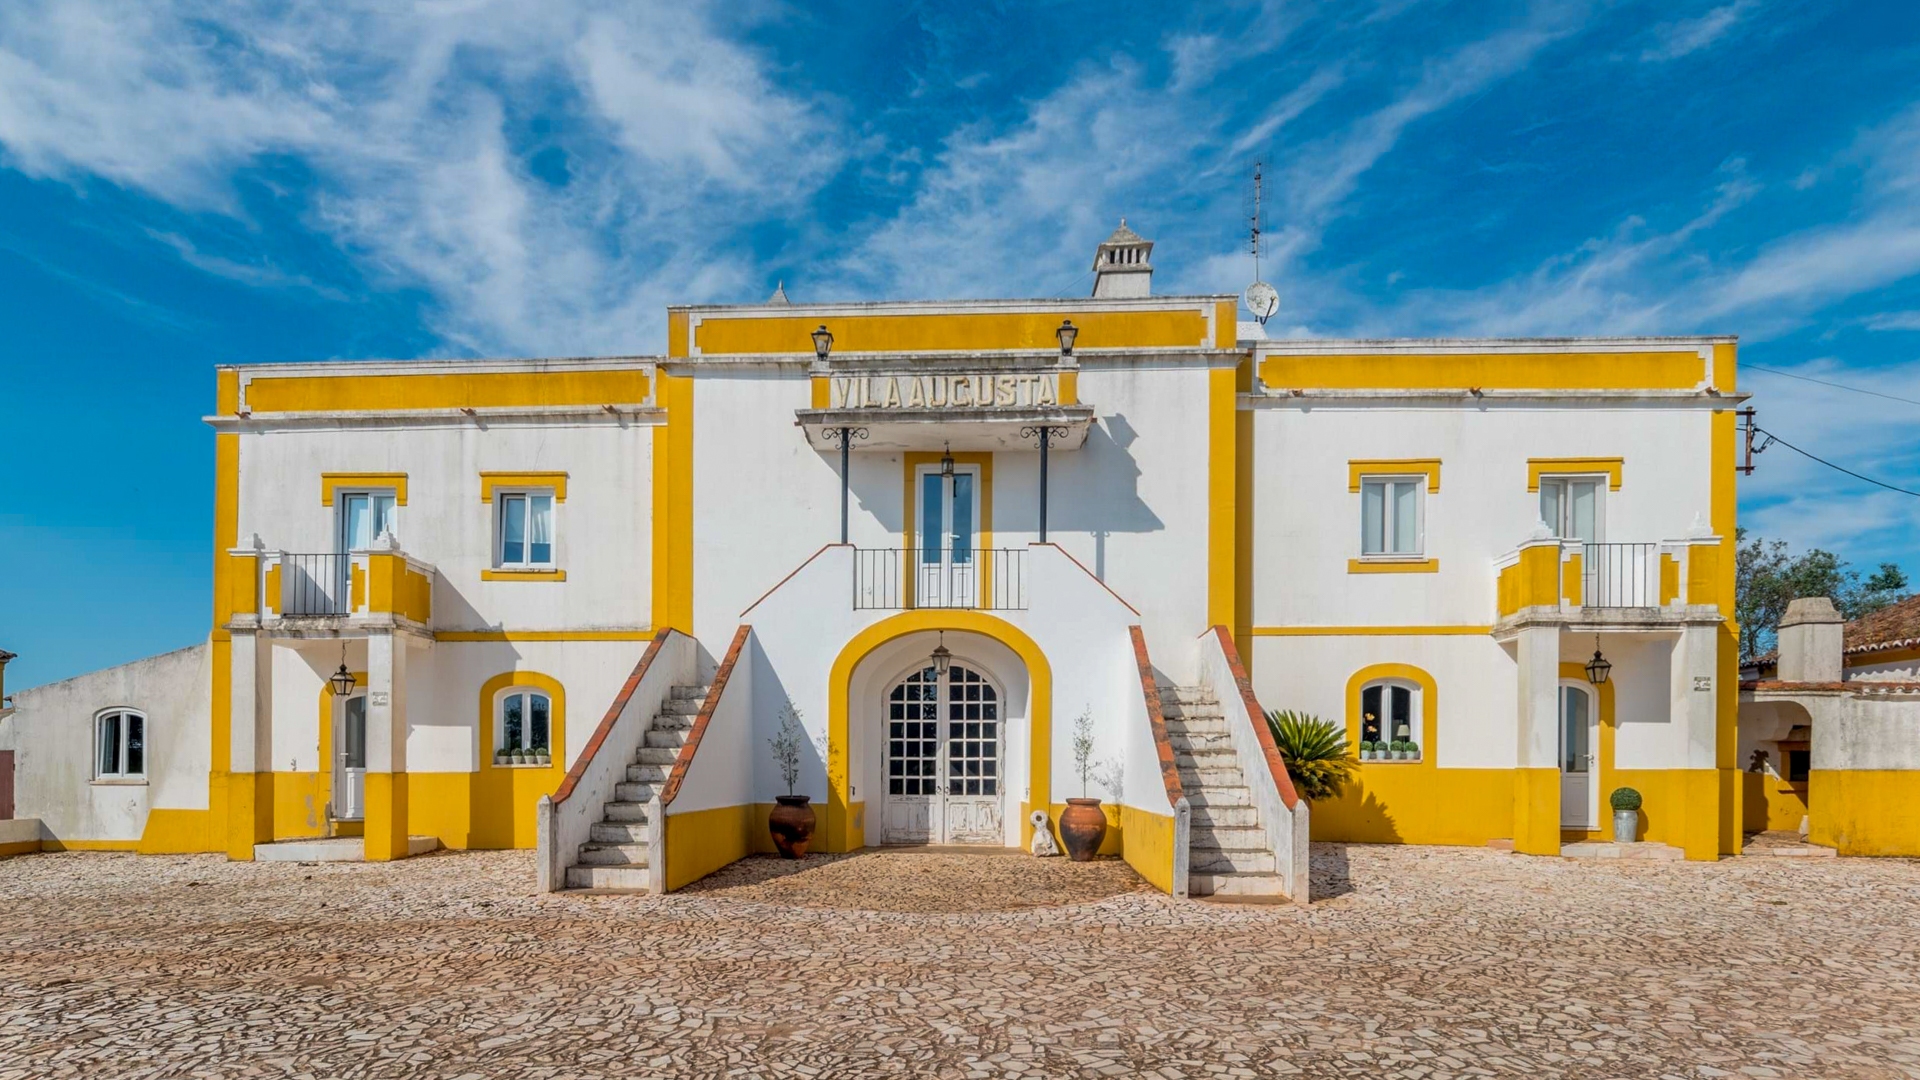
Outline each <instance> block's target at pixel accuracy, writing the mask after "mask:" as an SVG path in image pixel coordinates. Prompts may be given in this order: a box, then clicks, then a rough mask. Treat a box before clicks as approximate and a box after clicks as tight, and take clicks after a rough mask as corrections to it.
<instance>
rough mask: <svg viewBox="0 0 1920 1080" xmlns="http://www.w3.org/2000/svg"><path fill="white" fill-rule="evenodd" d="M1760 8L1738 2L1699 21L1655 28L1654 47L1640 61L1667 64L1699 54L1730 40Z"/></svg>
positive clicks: (1752, 0) (1753, 1) (1744, 0)
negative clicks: (1752, 13)
mask: <svg viewBox="0 0 1920 1080" xmlns="http://www.w3.org/2000/svg"><path fill="white" fill-rule="evenodd" d="M1758 6H1759V4H1758V2H1757V0H1735V2H1734V3H1731V4H1724V5H1722V6H1720V7H1717V8H1714V9H1713V10H1712V11H1709V12H1707V13H1706V14H1704V15H1701V16H1698V17H1696V18H1692V19H1679V20H1677V21H1674V22H1670V23H1666V24H1664V25H1661V26H1658V27H1655V28H1654V31H1653V37H1654V43H1653V44H1652V45H1649V46H1647V48H1646V50H1645V51H1644V52H1642V53H1641V54H1640V59H1642V60H1646V61H1652V62H1664V61H1668V60H1678V59H1680V58H1681V57H1683V56H1688V55H1691V54H1693V53H1696V52H1699V51H1700V50H1701V49H1704V48H1707V47H1708V46H1710V45H1712V44H1714V43H1715V42H1717V41H1719V40H1721V39H1722V38H1724V37H1726V36H1727V35H1728V34H1729V33H1730V32H1732V31H1733V29H1734V28H1735V27H1736V26H1738V25H1739V23H1740V20H1742V19H1744V18H1746V16H1747V14H1748V13H1749V12H1751V11H1753V10H1754V8H1756V7H1758Z"/></svg>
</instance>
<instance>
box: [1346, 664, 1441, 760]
mask: <svg viewBox="0 0 1920 1080" xmlns="http://www.w3.org/2000/svg"><path fill="white" fill-rule="evenodd" d="M1420 705H1421V702H1420V687H1419V685H1418V684H1417V683H1413V682H1409V681H1407V680H1405V679H1377V680H1375V681H1373V682H1370V683H1368V684H1366V686H1364V687H1362V688H1361V690H1360V741H1361V742H1362V743H1371V744H1373V745H1374V747H1375V748H1376V749H1378V750H1382V751H1386V750H1389V749H1390V748H1391V750H1393V751H1395V752H1404V753H1407V754H1408V758H1405V759H1402V760H1410V759H1417V757H1418V755H1419V754H1420V742H1421V741H1422V740H1423V738H1424V737H1425V733H1424V732H1423V731H1422V730H1421V722H1420V720H1421V712H1420ZM1403 744H1404V745H1405V746H1406V747H1407V748H1408V749H1406V750H1404V751H1403V750H1402V749H1401V747H1402V745H1403Z"/></svg>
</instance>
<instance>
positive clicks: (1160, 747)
mask: <svg viewBox="0 0 1920 1080" xmlns="http://www.w3.org/2000/svg"><path fill="white" fill-rule="evenodd" d="M1122 603H1125V601H1122ZM1127 633H1128V634H1129V635H1130V636H1131V637H1132V638H1133V662H1134V664H1135V666H1137V667H1138V668H1139V669H1140V693H1141V695H1142V696H1143V697H1145V699H1146V704H1147V728H1148V730H1150V731H1152V732H1153V750H1154V754H1155V756H1157V757H1158V758H1159V760H1160V783H1161V785H1162V786H1163V787H1165V788H1166V790H1167V805H1168V806H1171V807H1173V875H1172V880H1173V888H1172V890H1171V891H1172V893H1173V895H1174V896H1186V895H1187V879H1188V875H1189V873H1191V870H1192V862H1193V807H1192V804H1191V803H1189V802H1188V801H1187V792H1186V785H1185V784H1182V783H1181V782H1180V765H1179V763H1178V762H1177V761H1176V760H1175V758H1174V754H1173V740H1172V739H1171V738H1169V737H1168V735H1167V717H1166V713H1165V712H1164V711H1163V710H1162V709H1161V707H1160V687H1159V686H1158V685H1157V684H1156V683H1155V681H1154V678H1153V661H1152V660H1150V659H1148V657H1147V636H1146V634H1145V633H1143V632H1142V631H1141V629H1140V624H1139V623H1135V624H1133V625H1132V626H1129V627H1127Z"/></svg>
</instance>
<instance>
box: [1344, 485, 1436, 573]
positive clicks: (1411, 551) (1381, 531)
mask: <svg viewBox="0 0 1920 1080" xmlns="http://www.w3.org/2000/svg"><path fill="white" fill-rule="evenodd" d="M1426 485H1427V478H1426V477H1424V476H1368V477H1363V478H1362V479H1361V481H1360V554H1362V555H1418V554H1420V553H1421V550H1422V548H1423V547H1424V544H1425V535H1424V533H1425V522H1424V521H1423V520H1422V518H1423V513H1424V509H1423V506H1422V503H1423V502H1424V500H1425V494H1426Z"/></svg>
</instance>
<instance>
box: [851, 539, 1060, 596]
mask: <svg viewBox="0 0 1920 1080" xmlns="http://www.w3.org/2000/svg"><path fill="white" fill-rule="evenodd" d="M853 556H854V560H853V606H854V608H855V609H856V610H880V611H902V610H907V609H910V608H973V609H976V610H981V611H1017V610H1022V609H1024V608H1025V607H1026V606H1027V575H1026V571H1027V552H1026V549H1025V548H985V549H980V550H975V551H969V552H962V553H960V554H959V555H958V556H956V555H954V554H953V553H950V552H943V551H938V550H932V549H919V548H859V549H857V550H855V551H854V553H853Z"/></svg>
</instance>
